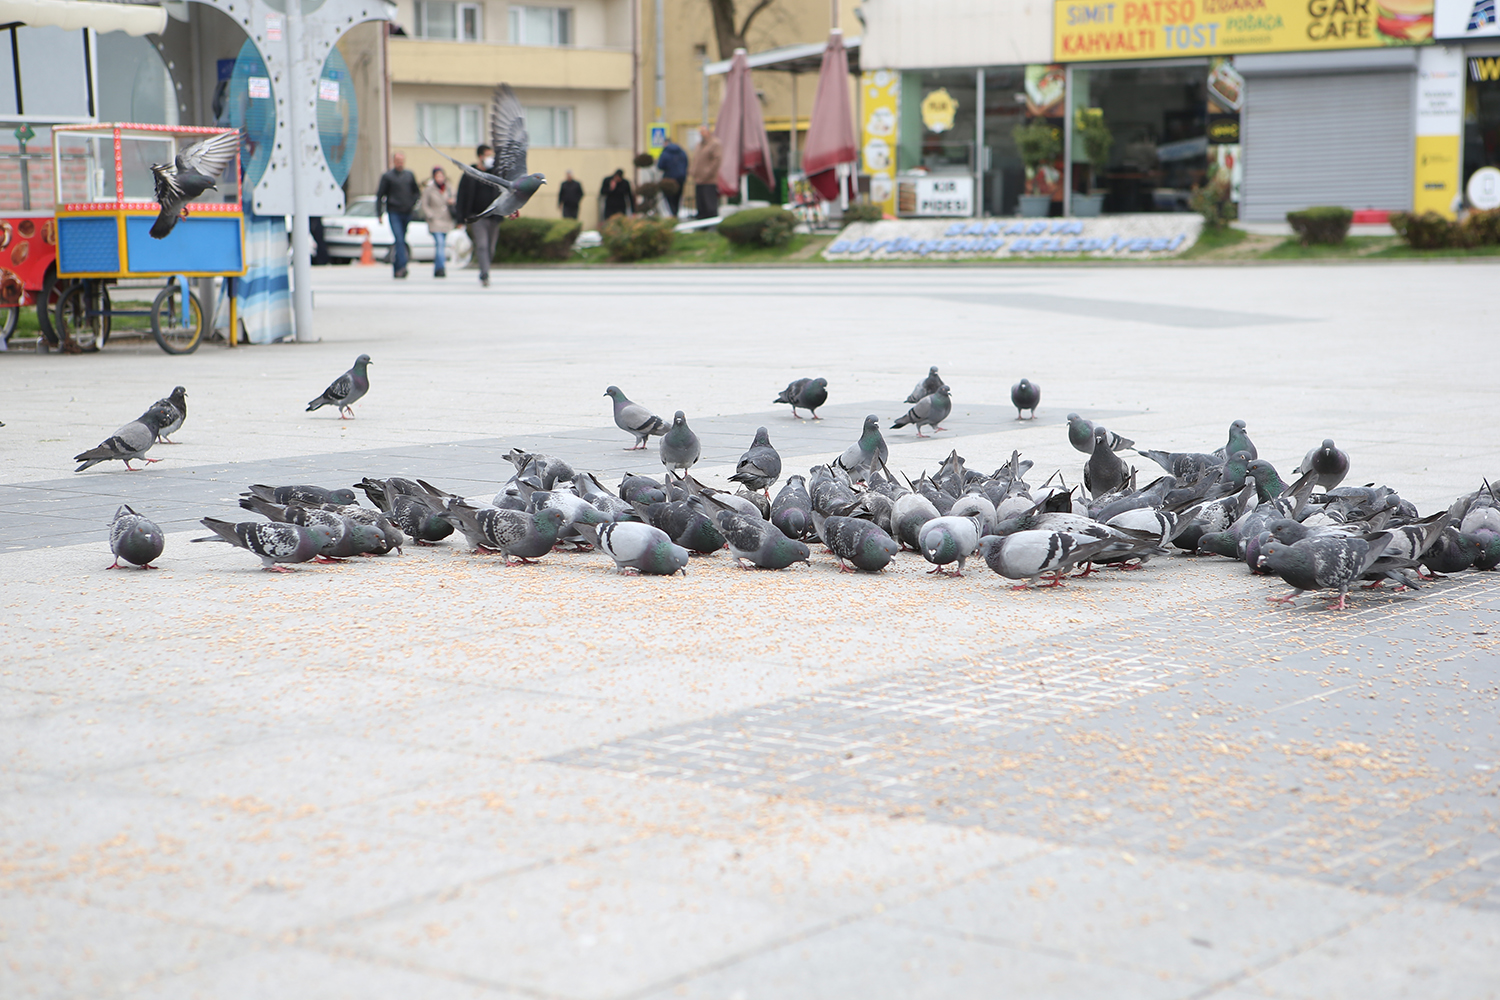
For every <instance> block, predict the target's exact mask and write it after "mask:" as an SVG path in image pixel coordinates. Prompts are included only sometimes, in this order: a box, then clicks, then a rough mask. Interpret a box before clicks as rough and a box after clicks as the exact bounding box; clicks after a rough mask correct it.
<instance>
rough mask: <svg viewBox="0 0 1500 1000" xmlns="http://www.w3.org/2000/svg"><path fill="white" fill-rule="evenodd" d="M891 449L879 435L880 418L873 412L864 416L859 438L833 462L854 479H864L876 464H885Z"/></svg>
mask: <svg viewBox="0 0 1500 1000" xmlns="http://www.w3.org/2000/svg"><path fill="white" fill-rule="evenodd" d="M890 454H891V449H890V447H889V446H888V445H887V444H886V443H885V438H883V437H881V435H880V418H879V417H877V416H876V415H875V414H873V413H872V414H870V415H869V416H867V417H865V426H864V429H863V430H862V431H860V434H859V440H858V441H856V442H854V443H853V444H851V445H850V446H849V447H848V448H845V449H844V453H843V454H842V455H840V456H839V457H838V458H836V459H834V460H833V464H834V465H836V466H838V467H839V468H840V469H843V470H844V471H845V472H847V473H849V476H850V478H852V479H855V480H861V479H864V478H865V477H866V476H867V475H869V473H870V472H871V470H873V469H874V468H875V467H876V465H877V464H879V465H882V466H883V465H885V461H886V459H887V458H889V457H890Z"/></svg>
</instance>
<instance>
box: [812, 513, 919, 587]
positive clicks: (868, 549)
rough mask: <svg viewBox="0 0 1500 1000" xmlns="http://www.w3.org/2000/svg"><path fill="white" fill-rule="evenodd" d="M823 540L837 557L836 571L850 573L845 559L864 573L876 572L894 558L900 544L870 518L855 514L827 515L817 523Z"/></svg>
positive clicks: (899, 548)
mask: <svg viewBox="0 0 1500 1000" xmlns="http://www.w3.org/2000/svg"><path fill="white" fill-rule="evenodd" d="M818 530H819V536H820V537H821V538H822V540H823V544H824V545H826V546H828V550H829V551H830V552H832V553H833V557H834V558H835V559H837V560H838V564H839V571H840V572H844V573H852V572H853V570H851V569H849V567H848V566H846V565H845V563H849V564H850V565H852V566H853V567H854V569H860V570H864V571H865V572H867V573H875V572H879V571H880V570H882V569H885V567H886V565H887V564H888V563H889V562H890V561H891V560H892V559H894V558H895V556H896V553H897V552H899V551H900V550H901V547H900V546H899V545H897V544H896V540H895V539H893V538H892V537H891V536H890V535H887V534H886V533H885V532H884V531H881V530H880V528H879V526H877V525H876V524H874V523H873V522H871V521H865V520H862V519H861V518H857V517H830V518H826V519H824V521H823V523H822V525H821V526H820V527H819V529H818Z"/></svg>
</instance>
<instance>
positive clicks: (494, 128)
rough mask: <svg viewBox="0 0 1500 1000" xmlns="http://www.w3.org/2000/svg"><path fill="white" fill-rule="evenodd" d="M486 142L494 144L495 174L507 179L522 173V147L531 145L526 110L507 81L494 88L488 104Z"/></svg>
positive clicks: (524, 162)
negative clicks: (488, 136) (488, 129)
mask: <svg viewBox="0 0 1500 1000" xmlns="http://www.w3.org/2000/svg"><path fill="white" fill-rule="evenodd" d="M490 144H491V145H492V146H494V148H495V173H496V174H498V175H499V176H500V177H503V178H504V179H505V180H507V181H515V180H517V179H519V178H521V177H524V176H526V150H527V149H528V148H529V147H530V145H531V139H530V137H529V136H528V135H527V134H526V112H525V110H524V109H523V108H522V107H521V102H520V101H519V100H517V99H516V92H515V91H514V90H511V89H510V84H508V83H502V84H500V86H498V87H496V88H495V96H494V99H493V103H491V105H490Z"/></svg>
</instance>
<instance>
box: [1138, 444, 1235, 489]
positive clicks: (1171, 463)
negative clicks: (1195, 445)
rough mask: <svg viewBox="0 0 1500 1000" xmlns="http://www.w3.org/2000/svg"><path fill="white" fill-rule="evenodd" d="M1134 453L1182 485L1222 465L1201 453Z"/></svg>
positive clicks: (1147, 449)
mask: <svg viewBox="0 0 1500 1000" xmlns="http://www.w3.org/2000/svg"><path fill="white" fill-rule="evenodd" d="M1115 450H1118V449H1115ZM1135 451H1136V454H1137V455H1141V456H1142V457H1144V458H1149V459H1151V461H1153V462H1155V463H1156V464H1157V465H1159V466H1161V467H1162V468H1163V469H1166V470H1167V472H1168V473H1169V474H1170V475H1171V476H1172V477H1173V478H1174V479H1176V480H1177V481H1178V482H1183V483H1190V482H1194V481H1196V480H1197V479H1198V478H1199V477H1201V476H1203V475H1204V474H1205V473H1207V472H1209V471H1210V470H1212V469H1217V468H1219V467H1221V466H1222V465H1223V464H1224V459H1223V458H1221V457H1220V456H1218V455H1209V454H1206V453H1204V452H1201V451H1173V452H1165V451H1157V450H1155V449H1153V448H1144V449H1143V448H1137V449H1135Z"/></svg>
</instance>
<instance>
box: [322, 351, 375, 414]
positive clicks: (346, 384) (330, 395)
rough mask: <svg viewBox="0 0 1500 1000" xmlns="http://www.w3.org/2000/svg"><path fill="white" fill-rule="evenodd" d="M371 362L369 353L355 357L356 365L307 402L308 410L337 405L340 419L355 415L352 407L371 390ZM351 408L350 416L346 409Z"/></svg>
mask: <svg viewBox="0 0 1500 1000" xmlns="http://www.w3.org/2000/svg"><path fill="white" fill-rule="evenodd" d="M370 364H371V362H370V356H369V355H368V354H361V355H360V356H359V357H357V358H355V359H354V367H353V368H350V369H349V370H348V371H346V372H344V374H342V375H340V376H339V377H338V378H336V379H334V380H333V382H332V384H330V385H329V386H328V388H326V389H324V390H323V395H321V396H319V397H318V398H317V399H314V400H313V401H312V402H310V403H308V404H307V412H308V413H311V412H312V411H313V410H316V409H318V408H319V407H323V406H337V407H338V408H339V419H341V420H348V419H350V418H352V417H353V416H354V411H353V410H352V409H350V407H352V406H353V405H354V404H355V403H357V402H359V401H360V400H361V399H363V398H364V395H365V393H367V392H369V391H370V373H369V372H368V371H367V370H366V369H367V368H368V366H369V365H370ZM345 410H349V414H348V416H345V415H344V411H345Z"/></svg>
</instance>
